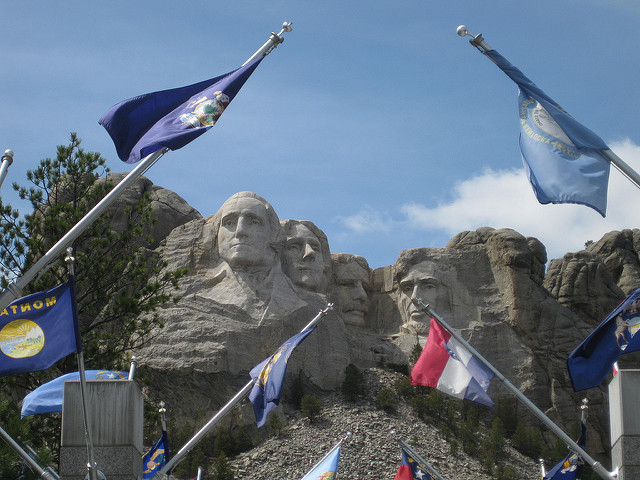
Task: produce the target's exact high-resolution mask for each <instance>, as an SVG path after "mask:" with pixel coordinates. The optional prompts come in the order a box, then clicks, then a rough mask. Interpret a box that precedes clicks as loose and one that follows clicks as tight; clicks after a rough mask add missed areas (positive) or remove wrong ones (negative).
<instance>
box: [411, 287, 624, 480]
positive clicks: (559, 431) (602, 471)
mask: <svg viewBox="0 0 640 480" xmlns="http://www.w3.org/2000/svg"><path fill="white" fill-rule="evenodd" d="M416 301H417V303H418V304H419V305H421V306H422V308H423V309H424V311H425V312H427V313H428V314H429V315H431V316H432V317H433V318H435V319H436V320H437V321H438V323H440V325H442V326H443V327H444V328H445V329H446V330H447V331H448V332H449V333H450V334H451V336H452V337H453V338H455V339H456V340H457V341H458V342H460V343H461V344H462V345H463V346H464V347H465V348H466V349H467V350H468V351H469V352H471V353H472V354H473V355H474V356H475V357H476V358H477V359H478V360H479V361H480V362H482V364H483V365H484V366H485V367H487V368H488V369H489V370H491V371H492V372H493V374H494V375H495V376H496V378H498V379H499V380H500V381H501V382H502V383H503V384H504V385H505V386H506V387H507V389H509V390H510V391H511V392H512V393H513V394H514V395H515V396H516V397H517V398H518V399H519V400H520V401H521V402H522V403H523V404H524V406H525V407H527V408H528V409H529V410H531V412H532V413H533V414H534V415H535V416H536V417H538V419H540V420H541V421H542V423H544V424H545V425H546V426H547V427H548V428H549V429H551V431H553V432H554V433H555V434H556V435H557V436H558V437H560V438H561V439H562V441H563V442H565V443H566V444H567V445H569V447H570V448H571V450H573V451H574V452H575V453H577V454H578V455H580V457H582V459H583V460H584V461H585V462H586V463H588V464H589V466H590V467H591V468H592V469H593V470H594V471H595V472H596V473H597V474H598V475H600V477H601V478H604V479H606V480H612V479H613V477H612V476H611V474H610V473H609V472H608V471H607V470H606V469H605V468H604V467H603V466H602V464H601V463H600V462H598V461H596V460H594V459H593V458H591V456H590V455H589V454H588V453H587V452H585V451H584V449H583V448H582V447H580V445H578V444H577V443H576V442H574V441H573V440H572V439H571V437H569V436H568V435H567V434H566V433H564V431H563V430H562V429H561V428H560V427H558V426H557V425H556V424H555V423H553V422H552V421H551V419H550V418H549V417H547V416H546V415H545V414H544V413H543V412H542V411H541V410H540V409H539V408H538V407H536V406H535V405H534V404H533V402H531V400H529V399H528V398H527V397H526V396H525V395H524V394H523V393H522V392H521V391H520V390H518V389H517V388H516V387H515V386H514V385H513V384H512V383H511V382H510V381H509V380H507V379H506V378H505V377H504V375H502V374H501V373H500V372H499V371H498V370H496V369H495V367H494V366H493V365H491V364H490V363H489V362H488V361H487V360H486V359H485V358H484V357H483V356H482V355H480V354H479V353H478V352H477V351H476V349H474V348H473V347H472V346H471V345H469V343H468V342H467V341H466V340H465V339H464V338H462V337H461V336H460V334H459V333H458V332H456V331H455V330H454V329H453V328H451V327H450V326H449V325H448V324H447V323H446V322H445V321H444V320H443V319H442V318H441V317H440V316H439V315H438V314H437V313H436V312H435V311H434V310H433V309H432V308H431V306H430V305H428V304H425V303H424V302H423V301H422V299H421V298H418V299H417V300H416Z"/></svg>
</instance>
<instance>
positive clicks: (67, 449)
mask: <svg viewBox="0 0 640 480" xmlns="http://www.w3.org/2000/svg"><path fill="white" fill-rule="evenodd" d="M80 392H81V391H80V382H79V381H75V382H65V384H64V397H63V398H64V401H63V406H62V438H61V442H60V470H59V471H60V476H61V478H63V479H64V480H84V478H85V477H86V476H87V473H88V470H87V463H88V462H87V458H88V457H87V445H86V440H85V430H84V420H83V413H82V397H81V394H80ZM86 393H87V408H88V415H89V420H90V422H91V433H92V436H93V444H94V458H95V461H96V464H97V467H98V470H99V471H101V472H102V473H104V474H105V476H106V477H107V478H108V479H109V480H138V478H140V477H142V453H143V443H142V442H143V432H142V429H143V420H144V417H143V414H144V401H143V398H142V392H141V391H140V389H139V388H138V386H137V385H136V384H135V383H134V382H133V381H128V380H91V381H87V392H86Z"/></svg>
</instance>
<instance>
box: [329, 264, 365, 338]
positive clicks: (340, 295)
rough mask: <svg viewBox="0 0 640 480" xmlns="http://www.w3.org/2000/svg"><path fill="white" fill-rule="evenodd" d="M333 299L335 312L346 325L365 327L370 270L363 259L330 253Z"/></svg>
mask: <svg viewBox="0 0 640 480" xmlns="http://www.w3.org/2000/svg"><path fill="white" fill-rule="evenodd" d="M331 268H332V270H333V297H334V300H335V302H336V304H337V311H338V312H339V313H340V316H341V317H342V320H344V323H345V324H347V325H353V326H356V327H364V326H365V322H364V319H365V315H366V314H367V313H368V312H369V307H370V301H369V297H368V295H367V292H368V290H369V283H370V276H371V269H370V268H369V264H368V263H367V260H366V259H365V258H364V257H361V256H359V255H353V254H350V253H332V254H331Z"/></svg>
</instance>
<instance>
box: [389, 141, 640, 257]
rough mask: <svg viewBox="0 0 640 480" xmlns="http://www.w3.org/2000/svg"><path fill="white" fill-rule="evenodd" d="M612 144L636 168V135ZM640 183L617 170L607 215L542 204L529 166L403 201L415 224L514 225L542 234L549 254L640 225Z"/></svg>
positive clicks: (444, 227)
mask: <svg viewBox="0 0 640 480" xmlns="http://www.w3.org/2000/svg"><path fill="white" fill-rule="evenodd" d="M610 147H611V148H612V150H613V151H614V152H616V154H617V155H618V156H620V158H622V159H623V160H624V161H625V162H626V163H627V164H629V165H630V166H631V167H632V168H633V169H634V170H636V171H638V167H640V146H638V145H635V144H634V143H632V142H631V141H630V140H624V141H622V142H617V143H612V144H610ZM639 201H640V189H639V188H638V187H637V186H636V185H635V184H634V183H632V182H630V181H629V180H628V179H626V178H625V177H623V175H622V174H620V173H619V172H618V171H617V170H616V169H612V170H611V175H610V178H609V195H608V207H607V217H606V218H602V217H601V216H600V215H599V214H598V213H597V212H596V211H595V210H592V209H591V208H588V207H585V206H583V205H540V204H539V203H538V202H537V200H536V199H535V196H534V194H533V191H532V189H531V186H530V185H529V182H528V181H527V179H526V176H525V173H524V170H523V169H520V170H511V171H494V170H486V171H485V172H484V173H483V174H482V175H480V176H477V177H474V178H470V179H467V180H464V181H462V182H460V183H459V184H458V185H456V187H455V191H454V198H453V200H452V201H451V202H449V203H446V204H441V205H438V206H437V207H435V208H428V207H426V206H424V205H420V204H417V203H412V204H406V205H403V206H402V207H401V211H402V213H403V214H404V215H405V216H406V222H407V224H408V225H409V226H411V227H412V228H416V229H424V230H440V231H443V232H445V233H447V234H449V235H455V234H456V233H459V232H461V231H465V230H475V229H476V228H478V227H482V226H490V227H494V228H503V227H507V228H512V229H514V230H516V231H518V232H519V233H521V234H523V235H525V236H532V237H536V238H537V239H538V240H540V241H541V242H542V243H543V244H544V245H545V246H546V247H547V254H548V256H549V258H550V259H551V258H559V257H562V256H563V255H564V254H565V253H567V252H573V251H577V250H581V249H582V248H584V243H585V241H587V240H593V241H596V240H599V239H600V238H601V237H602V235H604V234H605V233H607V232H609V231H612V230H622V229H625V228H640V210H638V209H637V208H636V207H635V206H636V205H638V204H639Z"/></svg>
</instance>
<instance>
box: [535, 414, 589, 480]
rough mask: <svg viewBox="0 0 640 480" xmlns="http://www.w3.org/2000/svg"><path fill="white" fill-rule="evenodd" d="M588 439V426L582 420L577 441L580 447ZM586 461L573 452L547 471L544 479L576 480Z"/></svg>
mask: <svg viewBox="0 0 640 480" xmlns="http://www.w3.org/2000/svg"><path fill="white" fill-rule="evenodd" d="M586 441H587V426H586V425H585V424H584V422H580V437H579V438H578V441H577V442H576V443H577V444H578V445H579V446H580V447H582V448H584V445H585V442H586ZM583 466H584V461H583V460H582V459H581V458H580V456H578V455H577V454H575V453H573V452H571V453H569V455H567V456H566V457H565V459H564V460H563V461H561V462H560V463H558V464H557V465H556V466H555V467H553V468H552V469H551V470H549V471H548V472H547V474H546V475H545V476H544V477H542V480H575V479H577V478H580V476H581V475H582V468H583Z"/></svg>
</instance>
